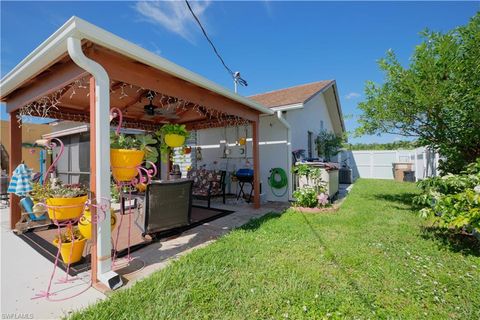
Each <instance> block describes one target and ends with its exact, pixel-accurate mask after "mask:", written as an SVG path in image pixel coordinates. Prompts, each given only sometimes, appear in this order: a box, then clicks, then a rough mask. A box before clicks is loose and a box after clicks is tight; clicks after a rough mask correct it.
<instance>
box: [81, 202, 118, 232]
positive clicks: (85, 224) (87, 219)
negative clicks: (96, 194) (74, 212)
mask: <svg viewBox="0 0 480 320" xmlns="http://www.w3.org/2000/svg"><path fill="white" fill-rule="evenodd" d="M116 224H117V216H116V215H115V211H114V210H113V209H110V229H111V230H113V229H114V228H115V225H116ZM78 231H80V234H81V235H82V236H83V237H84V238H85V239H91V238H92V213H91V212H90V210H88V209H85V213H84V214H83V216H82V217H81V218H80V221H78Z"/></svg>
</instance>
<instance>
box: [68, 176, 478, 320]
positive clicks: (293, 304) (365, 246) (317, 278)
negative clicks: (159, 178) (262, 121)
mask: <svg viewBox="0 0 480 320" xmlns="http://www.w3.org/2000/svg"><path fill="white" fill-rule="evenodd" d="M416 192H417V191H416V187H415V185H414V184H410V183H398V182H393V181H380V180H359V181H358V182H357V183H356V184H355V186H354V188H353V191H352V192H351V193H350V195H349V196H348V198H347V199H346V200H345V202H344V203H343V205H342V206H341V208H340V210H339V211H337V212H334V213H324V214H315V215H313V214H301V213H298V212H294V211H287V212H286V213H284V214H273V213H272V214H269V215H267V216H265V217H263V218H262V219H259V220H255V221H252V222H250V223H249V224H247V225H246V226H244V227H243V228H242V229H238V230H235V231H233V232H231V233H230V234H228V235H227V236H225V237H223V238H221V239H220V240H218V241H217V242H215V243H213V244H211V245H210V246H208V247H206V248H203V249H199V250H195V251H194V252H192V253H191V254H189V255H187V256H185V257H182V258H181V259H179V260H178V261H176V262H174V263H172V265H170V266H169V267H167V268H165V269H164V270H161V271H159V272H157V273H155V274H153V275H152V276H150V277H149V278H147V279H146V280H144V281H140V282H138V283H137V284H135V285H134V286H133V287H132V288H131V289H128V290H122V291H119V292H116V293H114V294H113V295H112V296H111V297H110V298H108V299H107V300H106V301H104V302H101V303H99V304H97V305H94V306H92V307H90V308H88V309H86V310H84V311H83V312H81V313H76V314H74V315H73V316H72V318H73V319H285V318H289V319H323V318H403V319H405V318H408V319H421V318H424V319H446V318H463V319H479V318H480V283H479V280H480V249H479V248H480V247H479V245H478V243H477V242H475V241H472V240H471V239H467V238H465V239H464V238H457V237H453V236H450V235H448V234H445V233H442V232H438V231H435V230H431V229H425V228H424V226H425V225H426V224H425V222H424V221H422V220H421V219H420V218H418V217H417V214H416V212H415V211H413V210H412V209H411V208H410V206H409V203H410V201H411V197H412V196H413V195H414V194H415V193H416Z"/></svg>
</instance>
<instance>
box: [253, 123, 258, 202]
mask: <svg viewBox="0 0 480 320" xmlns="http://www.w3.org/2000/svg"><path fill="white" fill-rule="evenodd" d="M259 123H260V117H259V116H258V115H257V117H256V120H255V121H253V122H252V151H253V207H254V208H255V209H258V208H260V154H259V151H260V147H259V144H258V141H259V140H258V131H259Z"/></svg>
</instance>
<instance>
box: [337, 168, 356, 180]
mask: <svg viewBox="0 0 480 320" xmlns="http://www.w3.org/2000/svg"><path fill="white" fill-rule="evenodd" d="M338 180H339V183H341V184H352V180H353V177H352V169H348V168H340V170H339V171H338Z"/></svg>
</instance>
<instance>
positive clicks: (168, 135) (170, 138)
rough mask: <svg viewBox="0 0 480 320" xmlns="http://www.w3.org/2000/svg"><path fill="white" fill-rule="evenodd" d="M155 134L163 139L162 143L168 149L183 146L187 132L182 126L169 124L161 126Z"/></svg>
mask: <svg viewBox="0 0 480 320" xmlns="http://www.w3.org/2000/svg"><path fill="white" fill-rule="evenodd" d="M157 134H158V135H159V136H161V137H162V138H163V141H164V142H165V144H166V145H167V146H169V147H170V148H178V147H181V146H183V145H184V144H185V139H186V138H187V137H188V136H189V132H188V131H187V129H186V128H185V125H184V124H174V123H169V124H165V125H163V126H162V127H161V128H160V130H159V131H157Z"/></svg>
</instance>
